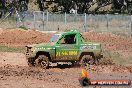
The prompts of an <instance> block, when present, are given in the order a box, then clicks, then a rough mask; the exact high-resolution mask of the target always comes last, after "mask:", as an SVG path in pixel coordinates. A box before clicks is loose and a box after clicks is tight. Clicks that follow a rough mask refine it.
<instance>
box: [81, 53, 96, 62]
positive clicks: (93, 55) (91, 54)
mask: <svg viewBox="0 0 132 88" xmlns="http://www.w3.org/2000/svg"><path fill="white" fill-rule="evenodd" d="M84 55H90V56H92V57H93V58H95V54H94V53H93V52H81V53H80V54H79V56H78V58H79V61H80V60H81V58H82V57H83V56H84Z"/></svg>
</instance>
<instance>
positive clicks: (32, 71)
mask: <svg viewBox="0 0 132 88" xmlns="http://www.w3.org/2000/svg"><path fill="white" fill-rule="evenodd" d="M0 54H1V56H0V58H1V59H0V63H1V65H0V88H10V87H12V88H82V87H81V86H80V84H79V82H78V78H79V77H80V75H81V69H80V67H79V66H75V67H71V66H63V67H62V68H60V67H56V66H54V67H50V68H49V69H47V70H45V69H41V68H35V67H28V66H27V63H25V62H26V61H25V60H26V59H25V56H24V54H22V53H10V52H8V53H3V52H1V53H0ZM6 58H7V59H6ZM10 59H11V60H10ZM14 61H15V62H14ZM20 64H21V65H20ZM89 68H90V69H89V76H90V77H91V78H92V79H131V80H132V73H131V70H130V69H131V68H128V67H121V66H114V65H101V64H100V65H98V66H96V65H94V66H90V67H89ZM88 88H95V87H94V86H91V87H88ZM96 88H114V87H113V86H112V87H110V86H109V87H108V86H97V87H96ZM115 88H131V87H129V86H125V87H124V86H123V87H121V86H118V87H115Z"/></svg>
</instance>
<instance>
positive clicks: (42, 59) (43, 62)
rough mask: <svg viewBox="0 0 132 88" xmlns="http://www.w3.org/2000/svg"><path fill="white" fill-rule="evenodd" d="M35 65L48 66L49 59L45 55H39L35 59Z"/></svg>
mask: <svg viewBox="0 0 132 88" xmlns="http://www.w3.org/2000/svg"><path fill="white" fill-rule="evenodd" d="M35 65H36V66H37V67H41V68H44V69H46V68H48V67H49V59H48V57H46V56H45V55H39V56H38V58H37V59H36V60H35Z"/></svg>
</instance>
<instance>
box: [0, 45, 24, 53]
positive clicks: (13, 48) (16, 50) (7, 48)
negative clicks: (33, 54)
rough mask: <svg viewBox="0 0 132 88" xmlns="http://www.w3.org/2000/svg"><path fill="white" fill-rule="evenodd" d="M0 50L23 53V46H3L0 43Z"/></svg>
mask: <svg viewBox="0 0 132 88" xmlns="http://www.w3.org/2000/svg"><path fill="white" fill-rule="evenodd" d="M0 52H16V53H24V52H25V48H24V47H14V46H5V45H0Z"/></svg>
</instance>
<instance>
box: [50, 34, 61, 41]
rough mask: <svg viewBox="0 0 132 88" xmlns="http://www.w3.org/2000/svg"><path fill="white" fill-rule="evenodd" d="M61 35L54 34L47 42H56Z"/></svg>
mask: <svg viewBox="0 0 132 88" xmlns="http://www.w3.org/2000/svg"><path fill="white" fill-rule="evenodd" d="M60 36H61V34H55V35H53V36H52V37H51V39H50V41H49V42H57V41H58V40H59V38H60Z"/></svg>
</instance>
